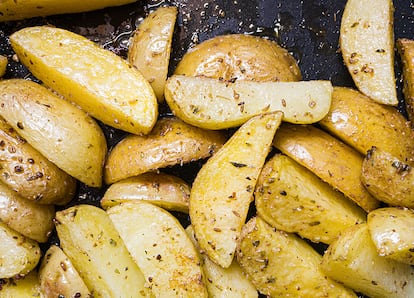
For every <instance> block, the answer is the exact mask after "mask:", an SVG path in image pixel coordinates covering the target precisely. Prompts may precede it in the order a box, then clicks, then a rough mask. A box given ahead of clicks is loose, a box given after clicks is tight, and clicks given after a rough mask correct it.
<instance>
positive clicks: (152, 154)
mask: <svg viewBox="0 0 414 298" xmlns="http://www.w3.org/2000/svg"><path fill="white" fill-rule="evenodd" d="M225 141H226V138H225V135H224V134H222V133H221V132H216V131H207V130H203V129H200V128H197V127H193V126H191V125H188V124H186V123H184V122H182V121H181V120H179V119H177V118H163V119H161V120H159V121H158V122H157V124H156V126H155V127H154V129H153V131H152V132H151V133H150V134H149V135H146V136H138V135H129V136H127V137H126V138H124V139H123V140H121V141H120V142H119V143H118V144H117V145H116V146H115V147H114V148H113V149H112V150H111V152H110V153H109V156H108V158H107V160H106V164H105V182H106V183H107V184H111V183H114V182H116V181H119V180H122V179H125V178H128V177H132V176H137V175H140V174H142V173H145V172H149V171H154V170H157V169H159V168H165V167H168V166H173V165H177V164H184V163H188V162H191V161H194V160H198V159H202V158H206V157H209V156H210V155H212V154H213V153H214V152H216V151H217V150H218V148H220V147H221V146H222V145H223V144H224V142H225Z"/></svg>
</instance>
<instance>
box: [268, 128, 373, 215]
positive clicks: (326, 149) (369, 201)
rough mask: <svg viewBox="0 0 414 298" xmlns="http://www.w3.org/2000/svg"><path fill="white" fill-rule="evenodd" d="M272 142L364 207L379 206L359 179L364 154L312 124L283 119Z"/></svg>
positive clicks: (370, 208)
mask: <svg viewBox="0 0 414 298" xmlns="http://www.w3.org/2000/svg"><path fill="white" fill-rule="evenodd" d="M273 145H274V146H275V147H276V148H277V149H279V150H280V151H282V152H283V153H284V154H286V155H287V156H289V157H291V158H292V159H293V160H295V161H296V162H298V163H299V164H301V165H302V166H304V167H306V168H307V169H309V170H311V171H312V172H313V173H314V174H316V175H317V176H318V177H319V178H321V179H322V180H323V181H325V182H327V183H328V184H330V185H331V186H332V187H334V188H335V189H337V190H339V191H340V192H342V193H343V194H344V195H345V196H346V197H348V198H349V199H351V200H352V201H354V202H355V203H356V204H358V205H359V206H360V207H361V208H362V209H364V210H365V211H367V212H368V211H371V210H374V209H376V208H377V207H378V206H379V201H378V200H376V199H375V198H374V197H373V196H372V195H371V194H370V193H369V192H368V191H367V190H366V189H365V187H364V185H363V183H362V181H361V170H362V162H363V155H361V154H360V153H359V152H357V151H355V150H354V149H353V148H352V147H349V146H347V145H345V144H344V143H342V142H341V141H339V140H338V139H336V138H334V137H333V136H331V135H329V134H328V133H326V132H324V131H322V130H320V129H318V128H316V127H314V126H311V125H292V124H288V123H284V124H283V125H282V126H281V127H280V129H279V130H278V131H277V133H276V136H275V139H274V142H273Z"/></svg>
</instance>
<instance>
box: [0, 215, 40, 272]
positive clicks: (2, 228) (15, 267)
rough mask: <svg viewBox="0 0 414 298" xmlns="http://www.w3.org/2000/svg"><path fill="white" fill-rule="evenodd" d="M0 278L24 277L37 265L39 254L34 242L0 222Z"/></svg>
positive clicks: (37, 246)
mask: <svg viewBox="0 0 414 298" xmlns="http://www.w3.org/2000/svg"><path fill="white" fill-rule="evenodd" d="M0 239H1V241H0V278H10V277H14V276H17V275H21V276H24V275H26V274H28V273H29V272H30V271H32V270H33V269H34V268H35V267H36V265H37V263H39V260H40V256H41V252H40V248H39V245H38V244H37V242H36V241H34V240H31V239H29V238H27V237H25V236H23V235H22V234H20V233H18V232H16V231H14V230H12V229H11V228H9V227H8V226H7V225H6V224H5V223H3V222H2V221H0Z"/></svg>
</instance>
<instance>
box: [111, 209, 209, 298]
mask: <svg viewBox="0 0 414 298" xmlns="http://www.w3.org/2000/svg"><path fill="white" fill-rule="evenodd" d="M107 213H108V215H109V217H110V219H111V220H112V222H113V223H114V225H115V227H116V229H117V230H118V232H119V234H120V235H121V238H122V239H123V241H124V242H125V245H126V247H127V248H128V250H129V252H130V253H131V255H132V257H133V258H134V260H135V262H136V263H137V264H138V266H139V268H140V269H141V270H142V272H143V274H144V276H145V279H146V280H147V282H148V284H149V287H150V288H151V290H152V292H153V294H154V295H155V297H173V296H176V297H189V298H191V297H208V294H207V289H206V285H205V280H204V277H203V272H202V269H201V264H200V259H199V256H198V253H197V251H196V249H195V247H194V245H193V243H192V242H191V240H190V238H189V237H188V235H187V234H186V232H185V230H184V228H183V227H182V226H181V224H180V222H179V221H178V220H177V219H176V218H175V217H174V216H172V215H171V214H170V213H168V212H167V211H165V210H164V209H162V208H160V207H157V206H155V205H153V204H151V203H148V202H144V201H136V202H126V203H122V204H119V205H116V206H114V207H112V208H110V209H108V210H107ZM137 219H139V220H137Z"/></svg>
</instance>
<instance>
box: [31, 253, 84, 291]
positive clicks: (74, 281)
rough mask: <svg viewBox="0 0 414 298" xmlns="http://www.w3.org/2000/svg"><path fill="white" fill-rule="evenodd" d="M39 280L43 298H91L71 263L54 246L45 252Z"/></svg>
mask: <svg viewBox="0 0 414 298" xmlns="http://www.w3.org/2000/svg"><path fill="white" fill-rule="evenodd" d="M39 279H40V290H41V292H42V294H43V295H44V296H45V297H86V298H88V297H92V295H91V293H90V292H89V290H88V288H87V287H86V285H85V282H84V281H83V279H82V278H81V277H80V276H79V273H78V271H76V269H75V268H74V267H73V264H72V262H71V261H70V260H69V258H68V257H67V256H66V255H65V253H64V252H63V251H62V250H61V249H60V248H59V247H58V246H56V245H52V246H50V247H49V249H48V250H47V251H46V254H45V256H44V257H43V260H42V263H41V266H40V269H39Z"/></svg>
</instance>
